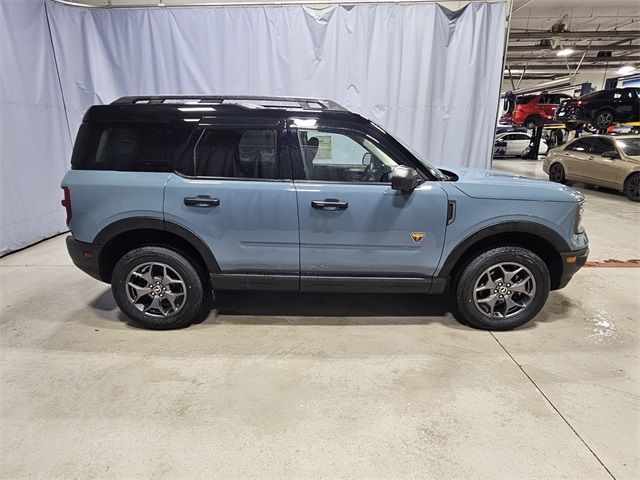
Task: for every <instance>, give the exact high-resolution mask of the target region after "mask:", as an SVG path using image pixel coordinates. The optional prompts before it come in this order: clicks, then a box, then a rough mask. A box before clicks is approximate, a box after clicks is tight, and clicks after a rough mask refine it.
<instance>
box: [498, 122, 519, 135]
mask: <svg viewBox="0 0 640 480" xmlns="http://www.w3.org/2000/svg"><path fill="white" fill-rule="evenodd" d="M510 132H523V133H527V127H522V126H518V125H507V124H503V123H498V125H497V126H496V135H499V134H501V133H510Z"/></svg>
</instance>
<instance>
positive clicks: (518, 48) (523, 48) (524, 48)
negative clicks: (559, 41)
mask: <svg viewBox="0 0 640 480" xmlns="http://www.w3.org/2000/svg"><path fill="white" fill-rule="evenodd" d="M566 46H567V47H571V48H572V49H574V50H575V51H576V52H584V51H587V50H590V51H592V52H597V51H600V50H605V51H607V50H611V51H616V50H617V51H621V52H635V51H640V45H612V44H608V45H591V46H588V45H566ZM540 50H546V51H551V50H553V48H551V46H550V45H538V44H536V45H520V44H519V43H518V44H517V45H509V52H532V51H540Z"/></svg>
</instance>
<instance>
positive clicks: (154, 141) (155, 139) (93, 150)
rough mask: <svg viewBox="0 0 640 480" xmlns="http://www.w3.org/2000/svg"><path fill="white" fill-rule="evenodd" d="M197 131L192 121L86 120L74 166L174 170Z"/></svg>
mask: <svg viewBox="0 0 640 480" xmlns="http://www.w3.org/2000/svg"><path fill="white" fill-rule="evenodd" d="M192 131H193V124H192V123H190V122H184V121H176V122H172V123H141V122H95V123H83V124H82V126H81V127H80V131H79V132H78V136H77V138H76V145H75V146H74V151H73V156H72V159H71V167H72V168H73V169H75V170H118V171H125V172H172V171H174V169H175V165H176V162H177V160H178V159H179V158H180V155H181V154H182V153H183V152H184V149H185V146H186V143H187V141H188V140H189V136H190V135H191V132H192Z"/></svg>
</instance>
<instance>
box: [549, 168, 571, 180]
mask: <svg viewBox="0 0 640 480" xmlns="http://www.w3.org/2000/svg"><path fill="white" fill-rule="evenodd" d="M549 180H550V181H552V182H556V183H566V182H567V179H566V177H565V174H564V167H563V166H562V165H561V164H559V163H554V164H552V165H551V166H550V167H549Z"/></svg>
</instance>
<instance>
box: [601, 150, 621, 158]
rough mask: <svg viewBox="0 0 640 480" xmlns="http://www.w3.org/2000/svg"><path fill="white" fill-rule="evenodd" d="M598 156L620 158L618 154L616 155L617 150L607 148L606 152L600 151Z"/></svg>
mask: <svg viewBox="0 0 640 480" xmlns="http://www.w3.org/2000/svg"><path fill="white" fill-rule="evenodd" d="M600 156H601V157H605V158H620V155H618V152H616V151H615V150H608V151H606V152H602V155H600Z"/></svg>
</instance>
